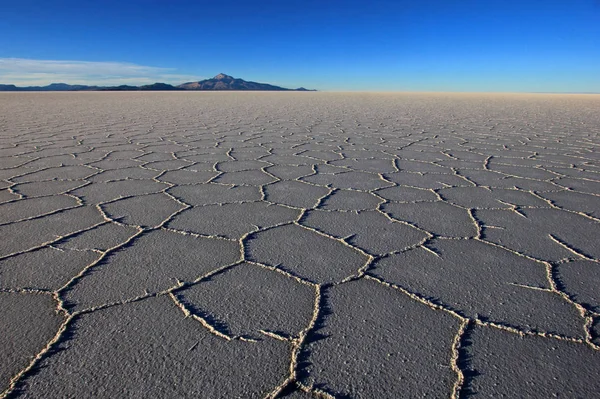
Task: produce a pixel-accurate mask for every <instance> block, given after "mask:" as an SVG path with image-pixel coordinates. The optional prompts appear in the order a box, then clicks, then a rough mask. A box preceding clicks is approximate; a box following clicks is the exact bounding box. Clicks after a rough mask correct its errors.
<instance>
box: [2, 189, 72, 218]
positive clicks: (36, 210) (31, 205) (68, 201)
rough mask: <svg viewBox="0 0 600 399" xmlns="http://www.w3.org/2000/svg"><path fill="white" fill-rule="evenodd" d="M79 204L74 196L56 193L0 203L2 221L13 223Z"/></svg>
mask: <svg viewBox="0 0 600 399" xmlns="http://www.w3.org/2000/svg"><path fill="white" fill-rule="evenodd" d="M78 204H79V201H77V200H76V199H75V198H73V197H69V196H66V195H55V196H51V197H41V198H26V199H21V200H18V201H13V202H9V203H6V204H0V215H2V217H0V223H1V224H4V223H11V222H15V221H17V220H22V219H28V218H32V217H35V216H40V215H43V214H46V213H50V212H54V211H58V210H60V209H68V208H73V207H76V206H77V205H78Z"/></svg>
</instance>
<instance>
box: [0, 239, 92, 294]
mask: <svg viewBox="0 0 600 399" xmlns="http://www.w3.org/2000/svg"><path fill="white" fill-rule="evenodd" d="M99 257H100V254H99V253H97V252H93V251H69V250H61V249H60V248H48V247H46V248H42V249H38V250H35V251H30V252H25V253H22V254H19V255H16V256H12V257H10V258H6V259H3V260H0V287H1V288H7V289H17V288H39V289H46V290H57V289H59V288H60V287H62V286H63V285H65V284H66V283H67V282H68V281H69V280H70V279H71V278H72V277H73V276H75V275H77V274H78V273H79V272H80V271H82V270H83V269H84V268H85V267H86V266H87V265H89V264H91V263H93V262H95V261H96V260H97V259H98V258H99Z"/></svg>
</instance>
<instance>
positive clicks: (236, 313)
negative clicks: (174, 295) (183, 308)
mask: <svg viewBox="0 0 600 399" xmlns="http://www.w3.org/2000/svg"><path fill="white" fill-rule="evenodd" d="M224 292H227V293H228V294H227V295H223V293H224ZM178 295H179V296H180V297H181V299H182V300H183V301H184V302H185V303H187V304H189V305H190V306H191V307H192V308H193V309H195V310H196V311H199V312H201V313H203V314H208V315H209V316H210V318H211V319H216V320H218V321H219V324H220V325H221V327H224V328H226V329H227V330H228V333H229V334H232V335H240V336H253V337H254V338H261V337H262V338H265V336H264V335H262V334H261V333H260V332H259V331H260V330H266V331H271V332H275V333H280V334H281V333H283V334H284V335H285V336H297V335H298V333H299V332H300V331H301V330H302V329H304V328H306V327H307V326H308V324H309V323H310V320H311V318H312V313H313V307H314V301H315V289H314V288H313V287H310V286H308V285H306V284H302V283H300V282H298V281H296V280H294V279H292V278H290V277H287V276H284V275H283V274H281V273H279V272H276V271H273V270H267V269H265V268H263V267H260V266H257V265H253V264H248V263H243V264H241V265H238V266H235V267H233V268H232V269H229V270H227V271H225V272H223V273H221V274H218V275H215V276H214V277H211V278H210V279H208V280H206V281H203V282H201V283H199V284H196V285H194V286H192V287H190V288H186V289H184V290H183V291H179V292H178Z"/></svg>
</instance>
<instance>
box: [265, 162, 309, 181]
mask: <svg viewBox="0 0 600 399" xmlns="http://www.w3.org/2000/svg"><path fill="white" fill-rule="evenodd" d="M265 170H266V171H267V172H269V173H270V174H272V175H273V176H275V177H277V178H279V179H282V180H295V179H298V178H300V177H302V176H307V175H310V174H311V173H313V169H312V167H310V166H290V165H273V166H269V167H267V168H265Z"/></svg>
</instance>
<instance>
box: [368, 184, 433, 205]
mask: <svg viewBox="0 0 600 399" xmlns="http://www.w3.org/2000/svg"><path fill="white" fill-rule="evenodd" d="M375 194H377V195H379V196H380V197H383V198H385V199H387V200H389V201H399V202H414V201H436V200H438V197H437V195H435V193H434V192H433V191H430V190H428V189H423V188H414V187H405V186H397V187H388V188H382V189H381V190H377V191H375Z"/></svg>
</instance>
